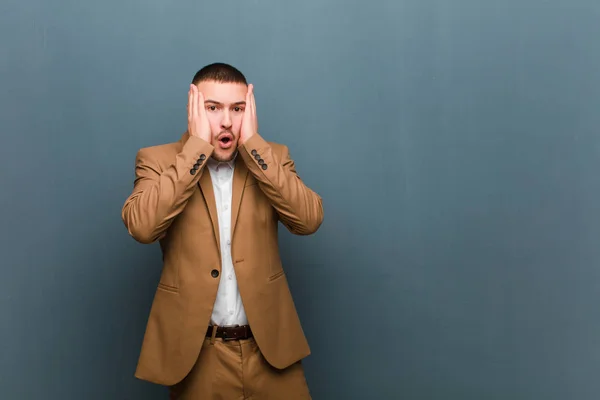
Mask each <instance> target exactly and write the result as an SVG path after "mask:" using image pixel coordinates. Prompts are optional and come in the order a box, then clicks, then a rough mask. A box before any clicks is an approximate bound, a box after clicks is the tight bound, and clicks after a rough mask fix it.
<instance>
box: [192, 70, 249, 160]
mask: <svg viewBox="0 0 600 400" xmlns="http://www.w3.org/2000/svg"><path fill="white" fill-rule="evenodd" d="M198 90H199V91H200V92H202V94H203V95H204V106H205V108H206V114H207V115H208V121H209V123H210V130H211V133H212V142H211V144H212V145H213V146H214V148H215V149H214V151H213V155H212V157H213V158H214V159H215V160H217V161H229V160H231V159H233V157H234V156H235V154H236V151H237V147H238V140H239V138H240V130H241V127H242V117H243V116H244V110H245V109H246V93H247V92H248V87H247V86H246V85H245V84H243V83H220V82H215V81H202V82H200V83H198Z"/></svg>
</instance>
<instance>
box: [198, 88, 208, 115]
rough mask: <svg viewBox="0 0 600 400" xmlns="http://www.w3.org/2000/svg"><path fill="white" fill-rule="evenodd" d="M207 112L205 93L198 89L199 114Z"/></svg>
mask: <svg viewBox="0 0 600 400" xmlns="http://www.w3.org/2000/svg"><path fill="white" fill-rule="evenodd" d="M205 114H206V107H204V95H203V94H202V92H200V91H198V116H201V115H202V116H203V115H205Z"/></svg>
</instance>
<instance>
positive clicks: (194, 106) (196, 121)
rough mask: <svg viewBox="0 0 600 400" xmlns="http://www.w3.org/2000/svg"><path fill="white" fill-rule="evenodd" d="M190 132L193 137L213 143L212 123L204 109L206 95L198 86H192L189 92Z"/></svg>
mask: <svg viewBox="0 0 600 400" xmlns="http://www.w3.org/2000/svg"><path fill="white" fill-rule="evenodd" d="M187 108H188V132H189V133H190V135H191V136H195V137H197V138H200V139H203V140H205V141H207V142H208V143H210V142H211V136H212V135H211V132H210V123H209V122H208V115H207V114H206V107H204V95H202V93H200V91H198V87H197V86H196V85H193V84H192V85H190V91H189V92H188V106H187Z"/></svg>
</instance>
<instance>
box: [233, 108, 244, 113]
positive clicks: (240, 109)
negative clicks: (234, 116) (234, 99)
mask: <svg viewBox="0 0 600 400" xmlns="http://www.w3.org/2000/svg"><path fill="white" fill-rule="evenodd" d="M233 111H235V112H241V111H243V110H242V108H241V107H233Z"/></svg>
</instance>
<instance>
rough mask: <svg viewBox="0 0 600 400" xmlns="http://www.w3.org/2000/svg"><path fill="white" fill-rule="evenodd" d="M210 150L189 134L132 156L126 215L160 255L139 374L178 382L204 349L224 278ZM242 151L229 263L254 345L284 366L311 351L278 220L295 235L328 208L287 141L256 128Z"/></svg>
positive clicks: (133, 230) (313, 225) (311, 228)
mask: <svg viewBox="0 0 600 400" xmlns="http://www.w3.org/2000/svg"><path fill="white" fill-rule="evenodd" d="M212 151H213V146H212V145H211V144H209V143H207V142H205V141H203V140H201V139H199V138H196V137H193V136H190V135H188V134H187V133H185V134H184V135H183V136H182V138H181V140H179V141H177V142H174V143H169V144H164V145H159V146H154V147H148V148H143V149H141V150H140V151H139V152H138V154H137V156H136V164H135V177H136V178H135V183H134V187H133V191H132V193H131V195H130V196H129V197H128V198H127V200H126V201H125V204H124V205H123V209H122V218H123V222H124V223H125V226H126V227H127V230H128V232H129V234H130V235H131V236H132V237H133V238H135V239H136V240H137V241H139V242H141V243H153V242H155V241H159V242H160V246H161V249H162V253H163V269H162V273H161V277H160V281H159V282H158V285H157V288H156V292H155V296H154V300H153V302H152V307H151V310H150V315H149V318H148V323H147V326H146V331H145V335H144V339H143V343H142V349H141V354H140V357H139V360H138V365H137V369H136V372H135V376H136V377H138V378H139V379H143V380H147V381H150V382H154V383H158V384H163V385H173V384H175V383H178V382H179V381H181V380H182V379H183V378H184V377H185V376H186V375H187V373H188V372H189V371H190V370H191V368H192V366H193V365H194V363H195V361H196V359H197V358H198V355H199V353H200V350H201V349H202V343H203V341H204V337H205V335H206V330H207V329H208V325H209V322H210V317H211V314H212V307H213V304H214V302H215V298H216V294H217V288H218V286H219V279H220V278H221V274H220V270H221V252H220V251H219V248H220V247H219V246H220V244H219V229H218V219H217V207H216V203H215V199H214V194H213V186H212V182H211V177H210V173H209V172H208V171H207V170H205V165H206V160H207V159H208V158H209V157H210V156H211V154H212ZM238 151H239V154H238V157H237V158H236V164H235V171H234V176H233V197H232V212H231V218H232V224H231V227H232V233H231V234H232V243H231V253H232V260H233V264H234V268H235V273H236V275H237V280H238V286H239V290H240V294H241V296H242V301H243V302H244V308H245V311H246V315H247V317H248V321H249V324H250V326H251V328H252V331H253V333H254V337H255V339H256V342H257V344H258V346H259V348H260V350H261V352H262V353H263V355H264V357H265V359H266V360H267V361H268V362H269V363H270V364H271V365H273V366H274V367H276V368H285V367H287V366H289V365H291V364H293V363H294V362H296V361H298V360H300V359H302V358H304V357H306V356H307V355H309V354H310V348H309V346H308V343H307V341H306V338H305V336H304V332H303V330H302V327H301V325H300V321H299V318H298V315H297V312H296V308H295V305H294V302H293V300H292V296H291V294H290V290H289V287H288V282H287V279H286V275H285V272H284V269H283V266H282V263H281V259H280V255H279V247H278V235H277V228H278V222H279V221H281V223H282V224H283V225H284V226H285V227H286V228H287V229H288V230H289V231H290V232H292V233H294V234H297V235H309V234H312V233H314V232H315V231H316V230H317V229H318V228H319V226H320V225H321V223H322V221H323V205H322V201H321V198H320V197H319V195H317V194H316V193H315V192H313V191H312V190H311V189H309V188H308V187H307V186H306V185H305V184H304V183H303V182H302V180H301V179H300V178H299V177H298V175H297V173H296V170H295V167H294V162H293V161H292V160H291V159H290V156H289V152H288V148H287V147H286V146H284V145H281V144H276V143H272V142H267V141H265V140H264V139H263V138H262V137H261V136H259V135H258V134H257V135H254V136H253V137H251V138H250V139H249V140H248V141H247V142H246V143H245V144H244V145H241V146H240V147H239V148H238ZM217 272H219V274H218V275H217Z"/></svg>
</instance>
